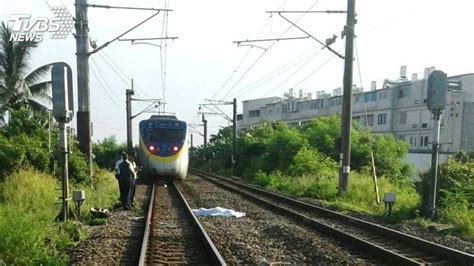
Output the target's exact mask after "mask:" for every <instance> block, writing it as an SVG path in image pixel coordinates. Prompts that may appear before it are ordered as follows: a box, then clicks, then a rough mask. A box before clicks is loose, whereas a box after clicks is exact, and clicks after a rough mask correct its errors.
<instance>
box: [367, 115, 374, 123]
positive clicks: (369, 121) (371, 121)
mask: <svg viewBox="0 0 474 266" xmlns="http://www.w3.org/2000/svg"><path fill="white" fill-rule="evenodd" d="M366 119H367V125H368V126H373V125H374V115H367V118H366Z"/></svg>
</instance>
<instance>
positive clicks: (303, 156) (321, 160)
mask: <svg viewBox="0 0 474 266" xmlns="http://www.w3.org/2000/svg"><path fill="white" fill-rule="evenodd" d="M288 171H289V173H290V175H292V176H302V175H308V174H313V175H318V176H322V175H328V174H330V173H334V172H336V171H337V165H336V162H335V161H334V160H332V159H331V158H328V157H326V156H325V155H324V154H321V153H319V152H318V151H317V150H316V149H314V148H308V147H303V148H301V149H300V150H299V151H298V153H297V154H296V155H295V157H294V158H293V162H292V163H291V165H290V167H289V168H288Z"/></svg>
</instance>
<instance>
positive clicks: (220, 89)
mask: <svg viewBox="0 0 474 266" xmlns="http://www.w3.org/2000/svg"><path fill="white" fill-rule="evenodd" d="M287 2H288V0H285V1H284V2H283V3H282V4H281V5H280V7H279V8H278V9H281V8H283V6H285V5H286V3H287ZM272 17H273V14H270V15H269V16H268V18H267V20H266V22H265V24H264V25H263V27H262V29H261V30H260V33H259V34H258V35H257V38H260V36H261V35H262V34H263V32H264V30H265V29H266V27H267V26H268V25H270V26H272V25H271V24H269V23H270V22H271V18H272ZM252 48H253V47H249V49H248V50H247V52H246V53H245V55H244V56H243V57H242V59H241V60H240V62H239V64H237V67H236V68H234V70H233V71H232V73H231V74H230V76H229V77H228V78H227V79H226V80H225V82H224V84H223V85H222V86H221V87H220V88H219V89H218V90H217V91H216V93H214V95H213V96H212V98H216V96H217V95H218V94H219V93H220V92H221V91H222V90H223V89H224V88H225V86H227V84H228V83H229V81H230V80H231V79H232V78H233V77H234V75H235V74H236V73H237V70H238V69H240V67H241V66H242V64H243V62H244V61H245V59H247V57H248V56H249V55H250V52H251V51H252Z"/></svg>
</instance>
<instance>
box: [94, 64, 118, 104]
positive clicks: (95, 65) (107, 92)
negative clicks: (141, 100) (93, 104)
mask: <svg viewBox="0 0 474 266" xmlns="http://www.w3.org/2000/svg"><path fill="white" fill-rule="evenodd" d="M91 61H92V65H94V67H95V68H96V70H97V71H98V72H99V75H100V76H101V77H102V79H103V81H104V82H105V84H107V87H109V88H110V89H111V90H112V88H111V87H110V85H109V83H108V82H107V80H106V79H105V78H104V76H103V75H102V72H101V71H100V69H99V67H98V66H97V64H96V62H95V60H94V58H91ZM91 70H92V74H93V75H94V77H95V78H96V80H97V81H98V82H99V85H100V86H101V87H102V88H103V89H104V91H105V93H106V94H107V96H108V97H109V99H110V100H111V101H112V102H114V103H115V104H116V105H117V106H119V107H123V106H121V105H120V104H119V103H117V102H116V101H115V100H114V97H112V96H111V95H110V93H109V91H108V89H107V88H106V87H105V86H104V84H103V83H102V81H101V80H100V79H99V77H98V76H97V74H96V73H95V71H94V70H93V69H92V68H91ZM112 91H113V90H112Z"/></svg>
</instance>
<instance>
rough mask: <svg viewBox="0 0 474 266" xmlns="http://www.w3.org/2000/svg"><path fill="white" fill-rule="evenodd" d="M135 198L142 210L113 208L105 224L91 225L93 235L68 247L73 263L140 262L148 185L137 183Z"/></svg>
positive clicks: (90, 230)
mask: <svg viewBox="0 0 474 266" xmlns="http://www.w3.org/2000/svg"><path fill="white" fill-rule="evenodd" d="M135 197H136V201H137V202H140V205H141V206H144V208H142V209H141V210H139V211H138V212H137V211H134V210H128V211H125V210H122V209H118V210H116V211H113V212H112V213H111V215H110V217H109V218H108V219H107V223H106V224H105V225H102V226H92V227H90V228H89V235H90V237H89V238H88V239H87V240H85V241H82V242H80V243H79V244H78V245H77V246H76V247H74V248H72V249H71V250H69V252H68V254H69V262H70V264H75V265H76V264H81V265H82V264H88V265H89V264H99V265H101V264H132V265H135V264H137V263H138V258H139V253H140V249H141V243H142V240H143V239H142V238H143V230H144V222H145V217H144V216H145V209H146V208H147V206H148V200H149V199H148V197H149V192H148V186H147V185H138V186H137V188H136V194H135Z"/></svg>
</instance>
